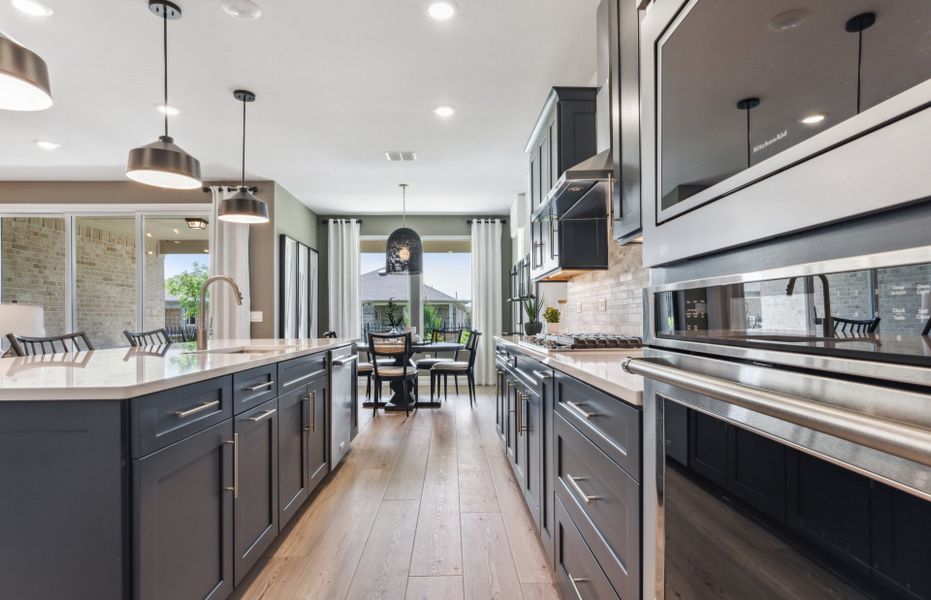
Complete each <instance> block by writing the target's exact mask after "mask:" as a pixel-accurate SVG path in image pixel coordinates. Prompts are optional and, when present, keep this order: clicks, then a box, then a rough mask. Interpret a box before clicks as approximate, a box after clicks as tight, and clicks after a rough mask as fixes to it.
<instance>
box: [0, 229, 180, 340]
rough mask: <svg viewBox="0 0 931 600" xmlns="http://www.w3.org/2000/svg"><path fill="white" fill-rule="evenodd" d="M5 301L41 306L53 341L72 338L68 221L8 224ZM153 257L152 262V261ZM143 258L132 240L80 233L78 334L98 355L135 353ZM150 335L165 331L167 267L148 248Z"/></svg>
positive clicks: (153, 247) (154, 248)
mask: <svg viewBox="0 0 931 600" xmlns="http://www.w3.org/2000/svg"><path fill="white" fill-rule="evenodd" d="M0 235H2V263H0V268H2V300H3V301H4V302H9V301H12V300H16V301H18V302H23V303H30V304H41V305H42V306H43V307H44V308H45V329H46V333H47V334H48V335H55V334H58V333H63V332H64V331H65V309H64V301H65V232H64V220H63V219H60V218H31V217H30V218H5V219H3V220H2V230H0ZM150 253H151V254H150ZM135 269H136V256H135V240H134V236H133V235H132V234H126V233H121V232H114V231H106V230H103V229H99V228H97V227H94V226H93V225H92V224H80V223H79V224H78V225H77V226H76V228H75V292H76V306H75V313H76V322H75V327H76V328H77V329H81V330H84V331H86V332H87V334H88V336H89V337H90V339H91V342H92V343H93V344H94V346H95V347H97V348H112V347H117V346H125V345H127V343H126V340H125V338H124V337H123V333H122V332H123V330H124V329H130V330H135V329H136V328H137V327H136V291H135V290H136V272H135ZM144 273H145V315H144V318H145V327H146V328H147V329H153V328H156V327H162V326H163V325H164V323H165V286H164V261H163V257H162V256H160V255H159V252H158V244H157V242H156V241H154V240H146V260H145V270H144Z"/></svg>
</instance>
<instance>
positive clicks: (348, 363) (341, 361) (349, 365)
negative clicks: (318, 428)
mask: <svg viewBox="0 0 931 600" xmlns="http://www.w3.org/2000/svg"><path fill="white" fill-rule="evenodd" d="M329 354H330V356H329V362H330V365H329V366H330V369H329V372H330V401H331V410H330V429H329V439H330V471H331V472H332V471H333V469H335V468H336V466H337V465H338V464H339V463H340V462H341V461H342V460H343V457H344V456H346V454H347V453H348V452H349V446H350V442H351V436H352V414H353V406H352V404H353V398H354V397H355V395H354V394H353V385H354V384H355V381H356V359H357V358H358V356H357V355H356V348H355V345H354V344H353V345H352V346H346V347H344V348H338V349H336V350H330V353H329Z"/></svg>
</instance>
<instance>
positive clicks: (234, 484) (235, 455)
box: [223, 433, 239, 498]
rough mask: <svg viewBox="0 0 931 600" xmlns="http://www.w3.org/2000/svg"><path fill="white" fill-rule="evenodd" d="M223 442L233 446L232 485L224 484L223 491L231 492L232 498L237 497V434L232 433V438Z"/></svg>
mask: <svg viewBox="0 0 931 600" xmlns="http://www.w3.org/2000/svg"><path fill="white" fill-rule="evenodd" d="M224 443H225V444H227V445H230V446H232V447H233V486H232V487H230V486H226V487H224V488H223V491H226V492H233V498H239V434H238V433H234V434H233V439H232V440H228V441H226V442H224Z"/></svg>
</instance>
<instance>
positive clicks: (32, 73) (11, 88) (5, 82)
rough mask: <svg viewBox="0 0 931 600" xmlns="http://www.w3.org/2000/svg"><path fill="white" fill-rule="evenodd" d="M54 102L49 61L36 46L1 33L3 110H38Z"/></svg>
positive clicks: (0, 65) (0, 67) (0, 98)
mask: <svg viewBox="0 0 931 600" xmlns="http://www.w3.org/2000/svg"><path fill="white" fill-rule="evenodd" d="M51 105H52V88H51V85H50V84H49V78H48V65H46V64H45V61H44V60H42V57H41V56H39V55H38V54H36V53H35V52H33V51H32V50H29V49H28V48H25V47H23V46H20V45H19V44H17V43H16V42H14V41H13V40H11V39H9V38H6V37H3V36H2V35H0V110H19V111H36V110H45V109H46V108H48V107H50V106H51Z"/></svg>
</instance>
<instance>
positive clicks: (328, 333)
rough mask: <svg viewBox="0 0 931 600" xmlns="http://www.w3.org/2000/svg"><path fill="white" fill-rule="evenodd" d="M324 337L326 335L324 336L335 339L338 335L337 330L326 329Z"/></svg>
mask: <svg viewBox="0 0 931 600" xmlns="http://www.w3.org/2000/svg"><path fill="white" fill-rule="evenodd" d="M323 337H324V338H327V339H334V340H335V339H336V338H337V335H336V332H335V331H333V330H332V329H330V330H327V331H324V332H323Z"/></svg>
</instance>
